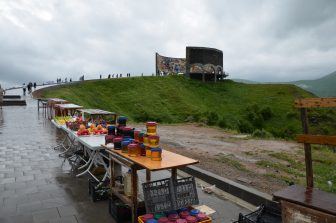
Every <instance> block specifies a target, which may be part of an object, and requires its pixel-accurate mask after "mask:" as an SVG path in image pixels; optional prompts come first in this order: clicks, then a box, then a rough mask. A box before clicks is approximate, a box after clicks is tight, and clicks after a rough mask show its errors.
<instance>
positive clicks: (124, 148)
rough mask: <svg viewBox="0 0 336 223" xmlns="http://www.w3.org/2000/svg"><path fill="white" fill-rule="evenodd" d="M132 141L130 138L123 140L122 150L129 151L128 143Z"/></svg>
mask: <svg viewBox="0 0 336 223" xmlns="http://www.w3.org/2000/svg"><path fill="white" fill-rule="evenodd" d="M130 143H131V141H129V140H127V139H126V140H123V141H121V152H123V153H128V145H129V144H130Z"/></svg>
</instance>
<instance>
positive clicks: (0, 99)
mask: <svg viewBox="0 0 336 223" xmlns="http://www.w3.org/2000/svg"><path fill="white" fill-rule="evenodd" d="M4 95H5V90H4V89H2V87H1V85H0V109H2V104H3V96H4Z"/></svg>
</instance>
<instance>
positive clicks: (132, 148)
mask: <svg viewBox="0 0 336 223" xmlns="http://www.w3.org/2000/svg"><path fill="white" fill-rule="evenodd" d="M127 148H128V155H129V156H131V157H137V156H139V155H140V154H139V150H138V144H136V143H130V144H128V146H127Z"/></svg>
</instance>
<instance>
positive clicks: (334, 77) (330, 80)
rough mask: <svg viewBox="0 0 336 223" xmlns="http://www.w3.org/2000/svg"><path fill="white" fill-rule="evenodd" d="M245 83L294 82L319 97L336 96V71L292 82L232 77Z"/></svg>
mask: <svg viewBox="0 0 336 223" xmlns="http://www.w3.org/2000/svg"><path fill="white" fill-rule="evenodd" d="M232 80H233V81H235V82H239V83H244V84H294V85H296V86H298V87H300V88H302V89H304V90H307V91H310V92H311V93H313V94H315V95H316V96H319V97H336V71H334V72H333V73H331V74H328V75H326V76H324V77H321V78H319V79H315V80H300V81H292V82H280V83H279V82H276V83H274V82H256V81H250V80H245V79H232Z"/></svg>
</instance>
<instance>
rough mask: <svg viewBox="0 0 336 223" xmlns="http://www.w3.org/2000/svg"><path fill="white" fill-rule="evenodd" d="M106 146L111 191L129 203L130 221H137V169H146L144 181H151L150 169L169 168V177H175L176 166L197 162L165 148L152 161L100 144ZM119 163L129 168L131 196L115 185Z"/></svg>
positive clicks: (138, 204)
mask: <svg viewBox="0 0 336 223" xmlns="http://www.w3.org/2000/svg"><path fill="white" fill-rule="evenodd" d="M102 146H103V147H105V148H106V151H107V152H108V154H109V159H110V168H111V170H110V172H111V193H112V194H113V195H115V196H116V197H118V198H119V199H120V200H122V201H123V202H124V203H125V204H127V205H129V206H130V207H131V210H132V222H133V223H136V222H137V209H138V207H139V206H140V205H141V204H140V202H139V199H138V174H137V171H138V170H142V169H145V170H146V182H150V181H151V171H160V170H171V177H172V178H173V179H176V178H177V168H180V167H185V166H188V165H193V164H197V163H198V161H197V160H194V159H191V158H188V157H185V156H182V155H179V154H176V153H173V152H169V151H167V150H163V151H162V160H161V161H153V160H151V159H150V158H147V157H145V156H137V157H131V156H129V155H128V154H127V153H123V152H122V151H121V150H114V149H110V148H108V147H106V146H105V145H102ZM119 165H122V166H126V167H128V168H130V170H131V178H132V196H130V197H128V196H126V195H124V194H123V193H122V191H120V190H119V189H118V188H117V187H115V180H116V174H119V173H116V171H115V170H118V169H120V168H118V166H119Z"/></svg>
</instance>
